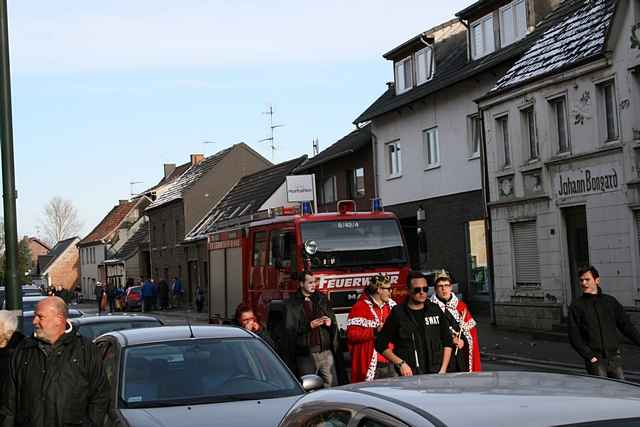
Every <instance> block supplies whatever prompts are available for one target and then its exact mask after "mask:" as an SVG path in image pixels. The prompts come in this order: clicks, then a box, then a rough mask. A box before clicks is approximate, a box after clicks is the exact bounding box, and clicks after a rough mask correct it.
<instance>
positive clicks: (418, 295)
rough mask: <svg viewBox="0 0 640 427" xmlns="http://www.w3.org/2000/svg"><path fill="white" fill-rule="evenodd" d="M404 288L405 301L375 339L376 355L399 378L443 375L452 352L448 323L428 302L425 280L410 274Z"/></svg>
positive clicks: (412, 273) (394, 309)
mask: <svg viewBox="0 0 640 427" xmlns="http://www.w3.org/2000/svg"><path fill="white" fill-rule="evenodd" d="M407 287H408V290H409V295H408V298H407V301H406V302H404V303H403V304H399V305H397V306H395V307H394V308H393V310H391V315H389V318H388V319H387V321H386V322H385V323H384V326H383V327H382V330H381V331H380V333H378V336H377V337H376V351H377V352H378V353H381V354H382V355H383V356H384V357H386V358H387V360H389V361H390V362H391V363H393V364H394V366H395V367H396V369H397V370H398V372H399V374H400V375H402V376H412V375H417V374H434V373H440V374H444V373H446V372H447V366H449V360H450V359H451V353H452V348H453V340H452V338H451V333H450V332H449V323H448V322H447V319H445V317H444V313H443V312H442V310H440V308H439V307H438V306H437V305H435V304H434V303H432V302H431V301H429V299H428V297H427V290H428V284H427V279H426V278H425V277H424V276H423V275H422V274H421V273H419V272H411V273H410V274H409V283H407ZM390 343H393V349H391V348H389V344H390Z"/></svg>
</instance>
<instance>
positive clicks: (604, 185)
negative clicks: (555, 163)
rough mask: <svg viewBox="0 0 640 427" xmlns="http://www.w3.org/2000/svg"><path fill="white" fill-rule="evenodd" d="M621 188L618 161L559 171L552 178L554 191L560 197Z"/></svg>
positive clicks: (620, 173) (620, 169) (620, 171)
mask: <svg viewBox="0 0 640 427" xmlns="http://www.w3.org/2000/svg"><path fill="white" fill-rule="evenodd" d="M621 188H622V168H621V167H620V164H618V163H610V164H604V165H597V166H591V167H585V168H579V169H572V170H568V171H564V172H559V173H558V174H556V176H555V178H554V180H553V189H554V193H555V195H556V196H557V197H561V198H565V197H573V196H581V195H585V194H597V193H604V192H608V191H617V190H620V189H621Z"/></svg>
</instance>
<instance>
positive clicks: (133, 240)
mask: <svg viewBox="0 0 640 427" xmlns="http://www.w3.org/2000/svg"><path fill="white" fill-rule="evenodd" d="M148 241H149V221H145V222H144V223H143V224H141V225H140V227H139V228H138V230H137V231H136V232H135V233H133V236H131V237H130V238H129V240H127V241H126V242H125V244H124V245H122V247H121V248H120V250H119V251H118V252H117V253H116V254H115V256H114V258H116V259H119V260H127V259H129V258H131V257H132V256H134V255H135V254H136V253H137V252H138V250H139V248H140V244H142V243H145V242H148Z"/></svg>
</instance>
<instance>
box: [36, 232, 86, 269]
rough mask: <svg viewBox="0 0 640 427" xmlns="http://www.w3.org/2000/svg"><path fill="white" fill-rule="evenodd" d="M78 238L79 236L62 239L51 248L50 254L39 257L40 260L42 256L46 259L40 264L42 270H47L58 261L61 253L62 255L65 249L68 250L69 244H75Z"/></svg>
mask: <svg viewBox="0 0 640 427" xmlns="http://www.w3.org/2000/svg"><path fill="white" fill-rule="evenodd" d="M76 240H78V237H77V236H74V237H70V238H68V239H65V240H61V241H59V242H58V243H56V245H55V246H54V247H53V248H52V249H51V251H50V252H49V253H48V254H46V255H42V256H40V257H38V260H39V261H40V258H42V259H43V260H44V262H43V263H42V264H43V265H41V266H40V271H41V272H45V271H47V269H48V268H49V267H51V266H52V265H53V264H54V263H55V262H56V260H57V259H58V258H59V257H60V255H62V254H63V253H64V251H66V250H67V248H69V246H71V245H73V244H74V243H75V242H76ZM47 258H48V259H47Z"/></svg>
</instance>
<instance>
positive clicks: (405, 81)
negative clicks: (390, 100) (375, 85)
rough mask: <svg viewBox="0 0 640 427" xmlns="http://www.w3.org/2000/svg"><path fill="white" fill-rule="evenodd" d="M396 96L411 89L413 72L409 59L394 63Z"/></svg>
mask: <svg viewBox="0 0 640 427" xmlns="http://www.w3.org/2000/svg"><path fill="white" fill-rule="evenodd" d="M395 67H396V95H400V94H401V93H404V92H406V91H408V90H409V89H411V88H412V87H413V70H412V67H411V57H408V58H405V59H403V60H402V61H398V62H396V65H395Z"/></svg>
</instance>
